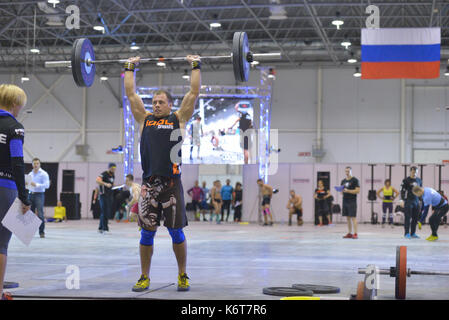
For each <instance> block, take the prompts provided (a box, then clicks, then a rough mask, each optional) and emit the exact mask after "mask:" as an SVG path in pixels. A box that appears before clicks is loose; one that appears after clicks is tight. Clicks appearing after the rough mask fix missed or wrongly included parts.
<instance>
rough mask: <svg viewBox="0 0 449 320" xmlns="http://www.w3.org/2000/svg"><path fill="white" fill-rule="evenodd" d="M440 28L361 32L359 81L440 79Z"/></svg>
mask: <svg viewBox="0 0 449 320" xmlns="http://www.w3.org/2000/svg"><path fill="white" fill-rule="evenodd" d="M440 44H441V29H440V28H380V29H362V79H400V78H404V79H407V78H408V79H434V78H439V77H440Z"/></svg>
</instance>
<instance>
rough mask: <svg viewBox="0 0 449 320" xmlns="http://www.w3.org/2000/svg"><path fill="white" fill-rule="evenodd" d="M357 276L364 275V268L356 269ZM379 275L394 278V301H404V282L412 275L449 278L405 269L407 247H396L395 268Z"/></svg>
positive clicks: (448, 274)
mask: <svg viewBox="0 0 449 320" xmlns="http://www.w3.org/2000/svg"><path fill="white" fill-rule="evenodd" d="M358 273H359V274H365V273H366V269H365V268H359V269H358ZM379 274H383V275H389V276H390V277H392V278H395V297H396V299H405V296H406V282H407V281H406V280H407V277H410V276H411V275H412V274H416V275H430V276H449V272H440V271H416V270H411V269H407V247H406V246H398V247H397V248H396V266H395V267H390V269H379Z"/></svg>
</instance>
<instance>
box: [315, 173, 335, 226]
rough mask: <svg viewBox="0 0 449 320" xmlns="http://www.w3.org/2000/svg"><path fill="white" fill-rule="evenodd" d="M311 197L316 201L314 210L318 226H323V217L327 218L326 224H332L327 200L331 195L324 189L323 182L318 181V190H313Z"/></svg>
mask: <svg viewBox="0 0 449 320" xmlns="http://www.w3.org/2000/svg"><path fill="white" fill-rule="evenodd" d="M313 197H314V198H315V200H316V202H315V203H316V210H317V213H318V219H319V221H320V224H319V225H318V226H319V227H322V226H323V217H324V216H327V221H328V224H329V225H330V224H332V221H331V215H330V209H329V201H328V199H329V198H330V197H331V194H330V192H329V190H327V189H326V188H325V187H324V183H323V180H318V188H317V189H315V194H314V195H313Z"/></svg>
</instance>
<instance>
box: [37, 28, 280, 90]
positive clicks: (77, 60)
mask: <svg viewBox="0 0 449 320" xmlns="http://www.w3.org/2000/svg"><path fill="white" fill-rule="evenodd" d="M280 57H281V53H279V52H273V53H252V52H251V51H250V50H249V43H248V36H247V35H246V32H235V33H234V37H233V40H232V52H231V54H230V55H221V56H201V60H209V59H230V60H231V62H232V64H233V69H234V77H235V79H236V80H237V81H241V82H246V81H248V78H249V71H250V64H251V62H253V61H254V58H257V59H259V58H280ZM185 60H186V58H185V57H171V58H142V59H140V61H141V62H151V61H155V62H156V61H159V62H164V61H185ZM126 61H127V60H126V59H116V60H95V52H94V48H93V46H92V43H91V42H90V40H89V39H87V38H82V39H77V40H75V42H74V43H73V47H72V55H71V61H46V62H45V67H46V68H66V67H71V68H72V74H73V79H74V80H75V83H76V84H77V85H78V86H79V87H90V86H91V85H92V84H93V83H94V80H95V70H96V69H95V65H97V64H107V63H124V62H126Z"/></svg>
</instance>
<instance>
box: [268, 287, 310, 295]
mask: <svg viewBox="0 0 449 320" xmlns="http://www.w3.org/2000/svg"><path fill="white" fill-rule="evenodd" d="M262 292H263V293H264V294H268V295H271V296H279V297H293V296H309V297H311V296H313V291H311V290H300V289H295V288H289V287H269V288H263V290H262Z"/></svg>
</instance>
